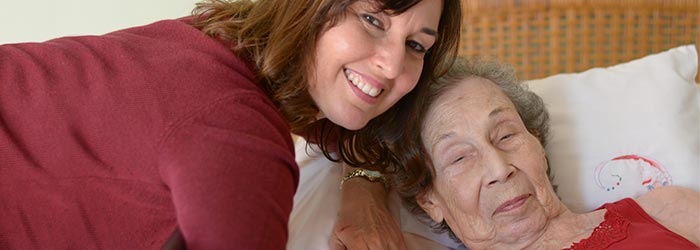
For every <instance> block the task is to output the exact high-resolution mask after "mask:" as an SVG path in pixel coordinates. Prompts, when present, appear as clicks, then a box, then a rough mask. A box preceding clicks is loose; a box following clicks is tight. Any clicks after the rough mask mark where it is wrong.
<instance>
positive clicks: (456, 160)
mask: <svg viewBox="0 0 700 250" xmlns="http://www.w3.org/2000/svg"><path fill="white" fill-rule="evenodd" d="M463 159H464V156H460V157H457V159H454V160H453V161H452V164H455V163H458V162H460V161H462V160H463Z"/></svg>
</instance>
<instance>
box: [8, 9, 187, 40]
mask: <svg viewBox="0 0 700 250" xmlns="http://www.w3.org/2000/svg"><path fill="white" fill-rule="evenodd" d="M197 1H198V0H111V1H110V0H31V1H18V0H0V6H2V7H0V44H2V43H15V42H39V41H45V40H47V39H51V38H55V37H60V36H68V35H96V34H103V33H106V32H109V31H113V30H117V29H121V28H126V27H131V26H137V25H142V24H148V23H151V22H153V21H156V20H160V19H169V18H177V17H181V16H185V15H187V14H189V13H190V11H191V10H192V8H193V7H194V4H195V3H196V2H197Z"/></svg>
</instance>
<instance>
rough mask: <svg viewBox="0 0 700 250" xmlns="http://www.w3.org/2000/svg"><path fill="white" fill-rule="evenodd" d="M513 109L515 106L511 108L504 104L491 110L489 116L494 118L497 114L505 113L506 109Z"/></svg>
mask: <svg viewBox="0 0 700 250" xmlns="http://www.w3.org/2000/svg"><path fill="white" fill-rule="evenodd" d="M512 109H513V108H511V107H504V106H501V107H498V108H496V109H494V110H493V111H491V113H489V118H493V117H494V116H497V115H499V114H501V113H503V112H504V111H507V110H512Z"/></svg>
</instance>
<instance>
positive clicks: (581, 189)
mask: <svg viewBox="0 0 700 250" xmlns="http://www.w3.org/2000/svg"><path fill="white" fill-rule="evenodd" d="M697 58H698V54H697V51H696V50H695V47H694V46H693V45H688V46H681V47H677V48H674V49H670V50H668V51H665V52H662V53H658V54H654V55H649V56H646V57H644V58H641V59H637V60H634V61H630V62H627V63H623V64H619V65H616V66H612V67H608V68H594V69H590V70H588V71H585V72H582V73H573V74H559V75H554V76H550V77H547V78H544V79H537V80H531V81H526V82H525V84H527V85H529V87H530V89H531V90H533V91H534V92H536V93H537V94H539V95H540V96H541V97H542V98H543V99H544V101H545V103H546V105H547V108H548V110H549V112H550V118H551V123H550V141H549V144H548V145H547V147H546V148H545V149H546V151H547V154H548V157H549V166H550V168H551V169H552V174H553V178H554V179H553V184H554V185H556V186H557V193H558V195H559V197H560V198H561V199H562V201H563V202H564V203H565V204H566V205H567V206H568V207H569V208H570V209H571V210H572V211H574V212H586V211H591V210H593V209H596V208H598V207H600V206H601V205H602V204H604V203H607V202H614V201H617V200H620V199H622V198H625V197H632V198H634V197H637V196H640V195H642V194H644V193H646V192H648V191H649V190H651V189H654V188H658V187H661V186H667V185H680V186H685V187H689V188H691V189H694V190H698V189H700V180H699V177H700V101H699V100H700V97H699V96H700V94H699V92H698V89H697V86H696V84H695V80H694V79H695V75H696V74H697V71H698V59H697Z"/></svg>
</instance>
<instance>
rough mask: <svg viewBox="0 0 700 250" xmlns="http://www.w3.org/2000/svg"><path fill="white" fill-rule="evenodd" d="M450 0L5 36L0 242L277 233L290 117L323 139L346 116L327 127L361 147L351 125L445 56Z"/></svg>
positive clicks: (125, 241) (262, 237) (201, 239)
mask: <svg viewBox="0 0 700 250" xmlns="http://www.w3.org/2000/svg"><path fill="white" fill-rule="evenodd" d="M459 10H460V9H459V2H458V1H457V0H444V1H443V0H425V1H420V0H415V1H353V0H348V1H322V0H317V1H307V0H296V1H283V0H259V1H231V2H230V1H220V0H212V1H207V2H202V3H200V4H199V5H198V7H197V8H196V9H195V15H194V16H193V17H192V18H185V19H180V20H166V21H161V22H157V23H154V24H150V25H146V26H142V27H135V28H131V29H125V30H121V31H116V32H113V33H110V34H106V35H103V36H83V37H65V38H59V39H54V40H51V41H47V42H45V43H27V44H8V45H2V46H0V55H2V56H0V88H1V90H0V119H1V120H2V123H0V159H2V160H1V161H0V171H2V172H1V173H0V183H1V184H0V185H1V187H2V188H1V189H0V199H1V200H2V204H3V205H2V208H1V209H0V217H2V218H3V223H0V224H1V225H0V246H3V247H9V248H12V249H74V248H89V249H109V248H118V249H154V248H159V247H160V246H161V245H162V244H163V243H164V242H165V240H166V239H167V237H168V236H169V235H170V234H171V233H172V232H173V230H175V228H176V226H179V228H180V229H181V231H182V234H183V236H184V239H185V241H186V243H187V248H190V249H226V248H236V249H282V248H284V247H285V241H286V237H287V220H288V216H289V212H290V210H291V206H292V196H293V194H294V192H295V188H296V186H297V182H298V168H297V166H296V163H295V162H294V156H293V151H292V150H293V144H292V140H291V138H290V132H292V131H293V132H295V133H301V134H305V135H314V137H313V138H315V139H317V140H318V141H319V142H323V143H328V144H329V145H326V146H327V148H332V145H330V144H331V143H332V142H329V141H328V140H325V139H324V138H329V137H336V136H335V135H330V134H328V133H329V132H328V131H336V130H343V131H346V132H345V133H344V136H343V137H339V139H337V140H331V141H335V142H337V143H336V144H339V145H337V146H336V147H338V150H346V148H354V147H356V146H355V145H352V144H351V143H344V142H345V138H351V137H353V136H354V135H353V132H352V131H354V130H358V129H360V128H362V127H364V126H365V125H366V124H368V123H370V124H372V123H374V121H372V119H373V118H375V117H376V116H378V115H379V114H381V113H383V112H385V111H387V109H389V108H390V107H391V106H393V105H394V104H396V103H397V102H398V103H402V102H408V101H411V100H410V99H406V98H402V97H403V96H404V95H408V96H412V95H415V94H416V92H419V91H421V90H420V88H414V87H415V86H416V84H417V82H418V81H419V78H424V79H429V78H432V77H433V76H435V75H436V74H438V73H439V72H440V71H442V70H444V69H445V64H443V60H442V58H443V57H448V58H450V57H452V56H453V55H454V54H455V53H456V43H457V40H458V38H457V36H458V34H459V22H460V19H459V18H460V15H459ZM399 107H401V106H399ZM400 111H401V109H400V108H396V109H394V110H392V111H390V112H400ZM316 121H320V122H323V121H328V122H327V123H326V126H315V124H316ZM329 126H330V127H337V128H338V129H331V130H324V131H321V132H317V131H316V130H315V129H316V128H320V127H329ZM324 132H325V133H324ZM319 134H320V136H318V135H319Z"/></svg>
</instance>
